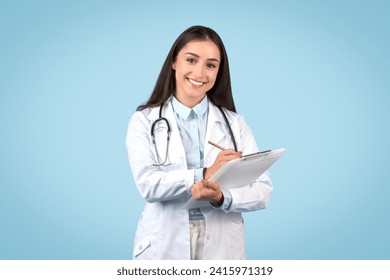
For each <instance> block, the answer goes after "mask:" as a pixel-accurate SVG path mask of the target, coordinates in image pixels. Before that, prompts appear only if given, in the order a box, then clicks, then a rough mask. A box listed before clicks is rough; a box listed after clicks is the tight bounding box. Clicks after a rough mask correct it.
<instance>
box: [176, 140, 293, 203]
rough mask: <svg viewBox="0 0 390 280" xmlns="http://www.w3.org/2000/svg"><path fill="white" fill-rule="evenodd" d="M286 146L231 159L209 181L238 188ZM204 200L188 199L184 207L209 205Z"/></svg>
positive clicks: (259, 171) (266, 165)
mask: <svg viewBox="0 0 390 280" xmlns="http://www.w3.org/2000/svg"><path fill="white" fill-rule="evenodd" d="M286 152H287V149H286V148H281V149H277V150H271V151H264V152H258V153H255V154H250V155H246V156H243V157H241V158H237V159H234V160H231V161H229V162H227V163H226V164H224V165H223V166H222V167H221V168H220V169H218V171H217V172H215V173H214V174H213V176H211V177H210V179H209V181H213V182H217V183H218V184H219V185H220V186H221V188H224V189H229V188H239V187H243V186H246V185H249V184H251V183H253V182H255V181H256V179H257V178H258V177H260V176H261V175H262V174H263V173H264V172H265V171H267V170H268V168H270V167H271V165H272V164H274V163H275V162H276V161H277V160H278V159H279V158H280V157H281V156H282V155H284V154H285V153H286ZM209 206H210V203H209V202H208V201H206V200H194V199H192V198H191V199H190V200H188V201H187V202H186V204H185V205H184V207H183V208H184V209H192V208H203V207H209Z"/></svg>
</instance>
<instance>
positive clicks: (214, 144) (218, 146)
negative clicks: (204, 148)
mask: <svg viewBox="0 0 390 280" xmlns="http://www.w3.org/2000/svg"><path fill="white" fill-rule="evenodd" d="M207 143H209V144H210V145H213V146H214V147H216V148H218V149H220V150H222V151H224V150H226V149H225V148H224V147H221V146H220V145H218V144H216V143H214V142H213V141H210V140H209V141H208V142H207Z"/></svg>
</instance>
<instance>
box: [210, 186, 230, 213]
mask: <svg viewBox="0 0 390 280" xmlns="http://www.w3.org/2000/svg"><path fill="white" fill-rule="evenodd" d="M221 192H222V195H223V203H222V205H221V206H219V207H218V206H216V205H215V204H213V203H210V204H211V206H213V207H214V208H217V209H221V210H227V209H229V207H230V205H231V204H232V200H233V198H232V194H231V193H230V192H229V191H228V190H224V189H221Z"/></svg>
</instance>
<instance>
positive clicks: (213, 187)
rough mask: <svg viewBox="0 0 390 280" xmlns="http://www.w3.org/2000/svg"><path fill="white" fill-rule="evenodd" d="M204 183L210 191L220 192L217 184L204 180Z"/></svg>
mask: <svg viewBox="0 0 390 280" xmlns="http://www.w3.org/2000/svg"><path fill="white" fill-rule="evenodd" d="M202 183H203V184H204V186H206V187H207V189H208V190H211V191H213V192H218V191H219V190H220V189H221V187H220V186H219V185H218V183H217V182H212V181H206V180H204V179H203V180H202Z"/></svg>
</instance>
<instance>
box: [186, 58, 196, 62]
mask: <svg viewBox="0 0 390 280" xmlns="http://www.w3.org/2000/svg"><path fill="white" fill-rule="evenodd" d="M187 62H189V63H196V60H195V59H193V58H187Z"/></svg>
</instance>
